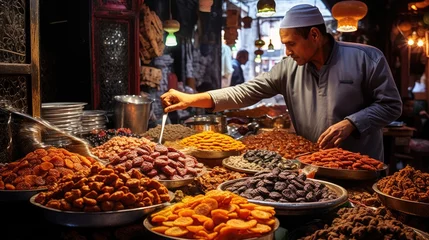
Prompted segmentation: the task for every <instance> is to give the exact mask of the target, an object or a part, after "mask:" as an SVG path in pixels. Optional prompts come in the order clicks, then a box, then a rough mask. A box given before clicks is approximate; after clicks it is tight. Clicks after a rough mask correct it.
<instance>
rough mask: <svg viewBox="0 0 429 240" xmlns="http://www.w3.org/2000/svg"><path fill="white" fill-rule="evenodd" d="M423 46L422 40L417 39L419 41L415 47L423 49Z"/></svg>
mask: <svg viewBox="0 0 429 240" xmlns="http://www.w3.org/2000/svg"><path fill="white" fill-rule="evenodd" d="M423 44H424V42H423V40H422V39H419V40H418V41H417V46H419V47H423Z"/></svg>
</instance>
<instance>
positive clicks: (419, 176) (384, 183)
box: [377, 166, 429, 203]
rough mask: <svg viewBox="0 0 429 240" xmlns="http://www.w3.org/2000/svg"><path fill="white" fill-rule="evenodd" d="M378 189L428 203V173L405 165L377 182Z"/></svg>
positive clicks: (394, 195)
mask: <svg viewBox="0 0 429 240" xmlns="http://www.w3.org/2000/svg"><path fill="white" fill-rule="evenodd" d="M377 187H378V189H380V191H382V192H384V193H386V194H388V195H390V196H393V197H397V198H402V199H405V200H411V201H417V202H424V203H429V173H423V172H421V171H420V170H415V169H414V168H412V167H411V166H406V167H405V168H403V169H401V170H400V171H399V172H395V173H394V174H393V175H391V176H387V177H384V178H382V179H381V180H380V181H379V182H378V183H377Z"/></svg>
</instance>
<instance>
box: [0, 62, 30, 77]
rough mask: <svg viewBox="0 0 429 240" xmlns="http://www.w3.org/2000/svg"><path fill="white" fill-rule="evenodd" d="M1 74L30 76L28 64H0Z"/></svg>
mask: <svg viewBox="0 0 429 240" xmlns="http://www.w3.org/2000/svg"><path fill="white" fill-rule="evenodd" d="M0 73H1V74H12V75H13V74H20V75H22V74H31V66H30V64H22V63H0Z"/></svg>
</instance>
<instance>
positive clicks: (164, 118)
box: [158, 113, 168, 144]
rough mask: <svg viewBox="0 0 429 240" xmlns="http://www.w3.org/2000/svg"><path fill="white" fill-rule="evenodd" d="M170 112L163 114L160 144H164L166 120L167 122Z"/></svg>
mask: <svg viewBox="0 0 429 240" xmlns="http://www.w3.org/2000/svg"><path fill="white" fill-rule="evenodd" d="M167 117H168V113H164V115H162V123H161V132H160V133H159V138H158V144H162V135H163V134H164V128H165V122H167Z"/></svg>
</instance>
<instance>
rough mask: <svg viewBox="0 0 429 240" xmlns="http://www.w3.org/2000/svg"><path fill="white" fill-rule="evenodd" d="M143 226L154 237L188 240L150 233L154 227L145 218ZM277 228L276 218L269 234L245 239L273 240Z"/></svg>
mask: <svg viewBox="0 0 429 240" xmlns="http://www.w3.org/2000/svg"><path fill="white" fill-rule="evenodd" d="M143 226H144V227H145V228H146V229H147V230H149V231H150V232H152V233H154V234H156V235H158V236H161V237H163V238H166V239H176V240H188V238H179V237H172V236H167V235H165V234H162V233H158V232H155V231H152V228H153V227H154V226H153V225H152V224H151V223H150V220H149V218H146V219H145V220H144V221H143ZM279 226H280V222H279V220H278V219H277V218H276V223H275V224H274V227H273V229H272V230H271V231H270V232H269V233H266V234H264V235H262V236H260V237H256V238H247V239H246V240H273V239H274V233H275V231H276V230H277V229H278V228H279Z"/></svg>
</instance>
